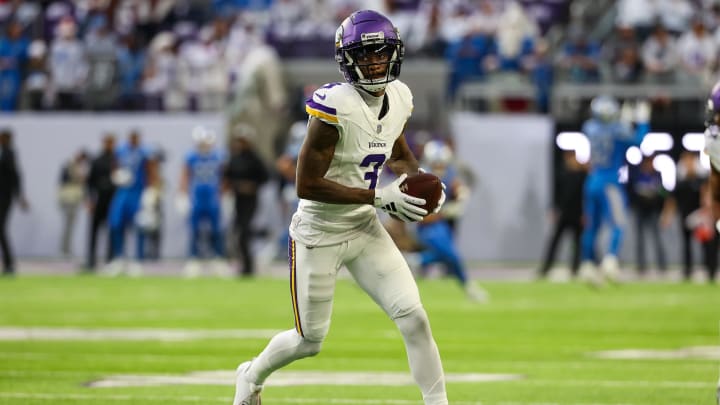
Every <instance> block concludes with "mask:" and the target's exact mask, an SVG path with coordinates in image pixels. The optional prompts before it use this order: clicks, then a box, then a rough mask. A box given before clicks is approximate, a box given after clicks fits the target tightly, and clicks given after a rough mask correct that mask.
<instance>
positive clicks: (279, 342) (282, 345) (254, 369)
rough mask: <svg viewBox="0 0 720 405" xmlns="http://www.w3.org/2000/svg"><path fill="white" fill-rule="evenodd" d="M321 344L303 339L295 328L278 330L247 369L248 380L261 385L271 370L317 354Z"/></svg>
mask: <svg viewBox="0 0 720 405" xmlns="http://www.w3.org/2000/svg"><path fill="white" fill-rule="evenodd" d="M321 345H322V343H320V342H309V341H307V340H305V339H303V338H302V337H300V335H298V334H297V332H296V331H295V329H290V330H286V331H284V332H280V333H278V334H277V335H275V336H273V338H272V339H270V343H268V345H267V346H266V347H265V350H263V351H262V353H260V355H258V356H257V357H256V358H255V360H253V362H252V364H251V365H250V367H249V368H248V370H247V377H248V380H249V381H251V382H253V383H255V384H257V385H262V384H263V383H264V382H265V379H267V378H268V376H269V375H270V374H272V372H273V371H275V370H277V369H280V368H282V367H285V366H287V365H288V364H290V363H292V362H293V361H295V360H299V359H302V358H304V357H308V356H314V355H316V354H318V353H319V352H320V347H321Z"/></svg>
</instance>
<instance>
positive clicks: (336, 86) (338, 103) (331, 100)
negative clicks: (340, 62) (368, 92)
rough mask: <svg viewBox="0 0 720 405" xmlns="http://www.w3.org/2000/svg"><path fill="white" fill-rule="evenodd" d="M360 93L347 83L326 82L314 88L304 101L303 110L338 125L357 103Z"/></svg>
mask: <svg viewBox="0 0 720 405" xmlns="http://www.w3.org/2000/svg"><path fill="white" fill-rule="evenodd" d="M358 98H360V95H359V94H358V93H357V90H355V88H354V87H353V86H352V85H350V84H347V83H339V82H335V83H328V84H326V85H324V86H322V87H320V88H319V89H317V90H315V92H314V93H313V94H312V96H311V97H310V98H309V99H307V101H306V102H305V111H306V112H307V113H308V115H310V116H312V117H315V118H317V119H319V120H321V121H323V122H325V123H328V124H330V125H340V121H341V120H343V118H345V117H347V116H348V115H349V114H350V113H351V112H352V110H353V105H357V102H358V100H357V99H358Z"/></svg>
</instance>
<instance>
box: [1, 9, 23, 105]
mask: <svg viewBox="0 0 720 405" xmlns="http://www.w3.org/2000/svg"><path fill="white" fill-rule="evenodd" d="M29 46H30V41H29V40H28V39H27V38H26V37H25V36H24V35H23V33H22V26H21V25H20V23H19V22H17V21H14V20H13V21H10V23H9V24H8V26H7V28H6V29H5V33H4V35H3V36H1V37H0V111H14V110H15V109H17V105H18V98H19V95H20V88H21V83H22V78H23V73H24V72H23V68H24V67H25V62H26V61H27V53H28V47H29Z"/></svg>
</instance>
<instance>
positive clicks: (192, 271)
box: [183, 259, 201, 278]
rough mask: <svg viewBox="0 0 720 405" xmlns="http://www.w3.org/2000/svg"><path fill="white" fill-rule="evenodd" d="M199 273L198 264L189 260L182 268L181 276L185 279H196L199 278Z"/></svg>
mask: <svg viewBox="0 0 720 405" xmlns="http://www.w3.org/2000/svg"><path fill="white" fill-rule="evenodd" d="M200 271H201V268H200V262H199V261H198V260H195V259H192V260H189V261H188V262H187V263H186V264H185V267H183V274H184V275H185V278H197V277H198V276H200Z"/></svg>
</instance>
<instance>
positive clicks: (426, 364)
mask: <svg viewBox="0 0 720 405" xmlns="http://www.w3.org/2000/svg"><path fill="white" fill-rule="evenodd" d="M395 324H396V325H397V326H398V328H399V329H400V332H401V333H402V335H403V339H404V340H405V350H407V356H408V363H410V371H411V373H412V376H413V378H414V379H415V382H416V383H417V385H418V386H420V391H421V392H422V395H423V400H424V401H425V405H447V403H448V400H447V392H446V391H445V375H444V374H443V369H442V362H441V360H440V352H439V351H438V348H437V345H436V344H435V340H434V339H433V337H432V332H431V331H430V321H429V320H428V317H427V314H426V313H425V309H423V308H422V307H420V308H418V309H416V310H414V311H412V312H411V313H409V314H408V315H405V316H403V317H401V318H397V319H395Z"/></svg>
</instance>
